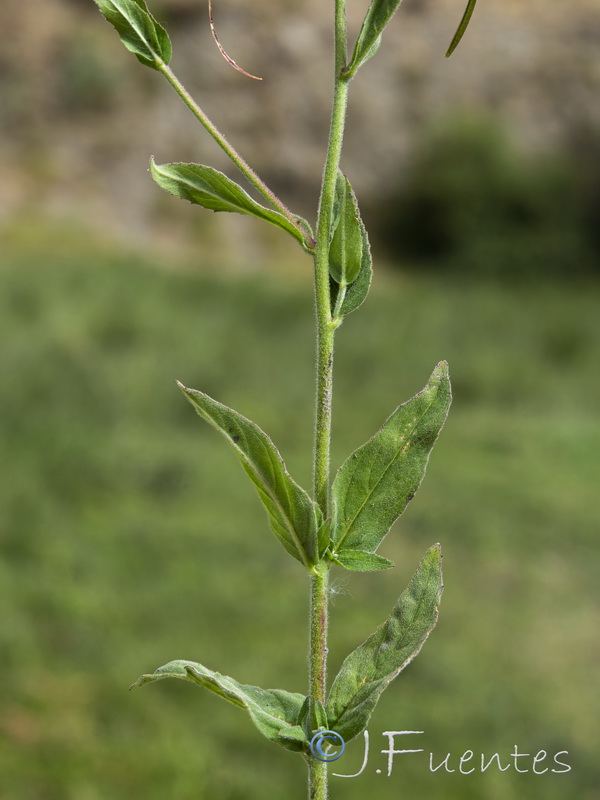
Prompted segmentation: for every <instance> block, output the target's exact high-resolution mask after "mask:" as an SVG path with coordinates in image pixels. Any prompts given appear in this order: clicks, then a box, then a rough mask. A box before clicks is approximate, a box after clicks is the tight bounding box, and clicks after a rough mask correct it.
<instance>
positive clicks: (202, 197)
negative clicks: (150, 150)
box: [150, 159, 310, 249]
mask: <svg viewBox="0 0 600 800" xmlns="http://www.w3.org/2000/svg"><path fill="white" fill-rule="evenodd" d="M150 173H151V174H152V177H153V178H154V180H155V181H156V183H157V184H158V185H159V186H160V187H161V188H162V189H165V190H166V191H167V192H170V193H171V194H174V195H176V196H177V197H181V198H183V199H184V200H189V201H190V203H194V204H195V205H198V206H202V207H203V208H208V209H211V210H212V211H232V212H235V213H237V214H247V215H249V216H251V217H257V218H258V219H263V220H265V221H266V222H270V223H271V224H272V225H276V226H277V227H278V228H282V229H283V230H284V231H287V233H290V234H291V235H292V236H293V237H294V238H295V239H297V240H298V241H299V242H300V244H301V245H302V246H303V247H304V248H305V249H306V248H308V243H307V238H308V237H307V236H305V235H304V234H303V232H302V231H301V230H300V229H299V228H297V227H296V226H295V225H294V224H293V222H291V221H290V220H289V219H287V217H284V216H283V214H280V213H279V212H278V211H272V210H271V209H270V208H265V207H264V206H261V205H260V203H257V202H256V201H255V200H253V199H252V198H251V197H250V195H249V194H248V193H247V192H245V191H244V189H242V187H241V186H239V185H238V184H237V183H235V181H232V180H231V179H230V178H228V177H227V176H226V175H224V174H223V173H222V172H219V170H217V169H213V168H212V167H205V166H203V165H201V164H182V163H175V164H156V163H155V162H154V159H152V160H151V161H150ZM298 222H299V223H300V224H301V225H302V227H303V228H304V229H305V230H306V231H307V233H308V234H309V232H310V226H309V224H308V222H306V220H303V219H300V218H298ZM309 235H310V234H309Z"/></svg>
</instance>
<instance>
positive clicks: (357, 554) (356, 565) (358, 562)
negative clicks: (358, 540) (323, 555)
mask: <svg viewBox="0 0 600 800" xmlns="http://www.w3.org/2000/svg"><path fill="white" fill-rule="evenodd" d="M331 560H332V561H334V562H335V563H336V564H338V565H339V566H340V567H344V569H348V570H351V571H352V572H377V571H378V570H381V569H389V568H390V567H393V566H394V562H393V561H390V560H389V559H387V558H384V557H383V556H378V555H377V553H367V552H365V551H364V550H342V551H341V552H340V553H336V554H335V556H333V557H332V559H331Z"/></svg>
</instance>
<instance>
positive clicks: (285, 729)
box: [130, 660, 307, 751]
mask: <svg viewBox="0 0 600 800" xmlns="http://www.w3.org/2000/svg"><path fill="white" fill-rule="evenodd" d="M164 678H179V679H181V680H187V681H191V682H192V683H196V684H197V685H199V686H202V687H204V688H205V689H208V690H209V691H211V692H213V693H214V694H216V695H218V696H219V697H222V698H223V699H225V700H228V701H229V702H230V703H233V705H236V706H238V707H240V708H243V709H245V710H246V711H247V712H248V713H249V714H250V718H251V719H252V722H253V723H254V724H255V726H256V727H257V728H258V730H259V731H260V732H261V733H262V734H263V736H266V738H267V739H270V740H271V741H272V742H277V744H280V745H282V747H285V748H286V749H287V750H294V751H299V750H304V749H305V748H306V745H307V740H306V735H305V733H304V730H303V729H302V727H301V725H299V724H298V719H299V716H300V711H301V709H302V707H303V704H304V702H305V699H306V698H305V696H304V695H303V694H297V693H293V692H286V691H284V690H283V689H260V688H259V687H258V686H249V685H247V684H243V683H238V682H237V681H236V680H234V679H233V678H230V677H229V676H227V675H221V673H219V672H213V671H212V670H210V669H207V667H205V666H203V665H202V664H198V663H196V662H194V661H184V660H178V661H171V662H169V663H168V664H165V665H164V666H163V667H159V668H158V669H157V670H156V672H153V673H151V674H148V675H142V676H141V677H140V678H138V680H137V681H136V682H135V683H134V684H132V685H131V687H130V688H131V689H135V688H136V687H137V686H144V685H145V684H147V683H154V682H155V681H160V680H163V679H164Z"/></svg>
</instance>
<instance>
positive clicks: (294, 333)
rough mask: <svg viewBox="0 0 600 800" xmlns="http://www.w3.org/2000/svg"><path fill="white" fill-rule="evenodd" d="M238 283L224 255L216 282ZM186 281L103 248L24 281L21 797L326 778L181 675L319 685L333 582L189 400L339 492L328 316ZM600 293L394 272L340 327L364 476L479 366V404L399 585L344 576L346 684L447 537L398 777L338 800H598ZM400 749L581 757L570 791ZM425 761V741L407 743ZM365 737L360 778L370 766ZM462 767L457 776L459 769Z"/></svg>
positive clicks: (420, 507)
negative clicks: (175, 674) (330, 453)
mask: <svg viewBox="0 0 600 800" xmlns="http://www.w3.org/2000/svg"><path fill="white" fill-rule="evenodd" d="M209 266H210V265H209ZM218 273H219V269H218V265H215V267H214V276H213V277H210V276H208V275H207V274H206V272H205V273H203V274H202V275H198V274H194V273H192V272H190V271H185V270H179V271H175V270H171V271H169V270H164V269H160V268H158V267H157V265H155V264H152V263H149V262H148V261H147V260H143V259H141V258H140V257H139V256H132V255H130V254H129V255H128V254H123V253H118V252H111V249H110V248H109V247H106V246H105V247H94V246H93V243H90V242H86V240H85V237H79V238H78V237H77V236H74V237H72V238H68V239H67V240H66V242H65V244H64V246H62V247H61V246H59V244H58V243H54V245H53V246H52V247H44V246H40V245H39V244H38V245H35V246H31V247H30V248H29V251H28V250H27V249H23V247H18V248H17V247H8V246H7V247H5V248H4V256H3V263H2V266H1V270H0V331H1V341H2V345H1V348H0V367H1V373H2V390H1V396H0V403H1V413H0V450H1V452H2V454H3V463H4V475H3V480H2V482H1V483H0V527H1V540H0V547H1V553H2V554H1V559H0V604H1V608H2V614H1V616H0V655H1V658H2V665H3V679H2V682H1V684H0V705H1V709H2V713H1V714H0V737H1V738H0V742H1V745H0V776H1V777H0V798H1V800H14V798H18V800H42V799H43V800H100V798H102V799H104V798H109V797H110V798H111V800H121V799H123V800H124V798H131V797H136V798H137V797H139V798H142V797H143V798H145V800H163V798H165V797H168V798H170V800H199V799H200V798H207V799H208V798H219V800H237V799H238V798H244V799H245V800H255V799H256V800H258V798H261V800H262V799H263V798H267V797H268V798H270V799H271V800H280V798H281V799H283V798H302V797H303V796H304V783H305V776H304V765H303V763H302V761H301V759H298V758H297V757H295V756H293V755H292V754H289V753H286V752H284V751H279V749H277V748H276V747H275V746H274V745H272V744H270V743H268V742H267V741H266V740H263V739H261V738H260V737H259V736H258V734H255V733H254V730H253V729H252V727H251V724H250V723H249V721H248V720H247V719H246V718H245V716H244V715H243V714H242V713H241V712H240V711H239V710H238V709H235V708H233V707H229V706H227V705H226V704H224V703H222V702H221V701H219V700H218V699H216V698H214V697H212V696H209V695H208V694H206V693H202V692H199V691H197V690H196V689H195V688H194V687H191V686H187V685H179V684H177V683H172V684H166V683H161V684H158V685H157V686H153V687H150V688H148V689H145V690H141V691H139V692H137V693H134V694H131V695H130V694H128V693H127V691H126V687H127V685H128V684H129V683H131V682H132V681H133V680H135V678H137V677H138V675H139V674H140V673H141V672H145V671H148V670H151V669H153V668H155V667H157V666H159V665H160V664H162V663H165V662H166V661H169V660H171V659H173V658H191V659H196V660H199V661H202V662H204V663H206V664H207V665H208V666H210V667H212V668H214V669H217V670H219V671H222V672H225V673H229V674H232V675H234V676H235V677H236V678H238V679H239V680H242V681H244V682H248V683H256V684H259V685H262V686H281V687H282V688H288V689H290V690H295V691H302V690H303V688H304V683H305V640H306V634H305V621H306V613H307V608H306V588H307V587H306V580H305V578H304V576H303V575H302V572H301V570H300V569H299V568H298V565H297V564H296V563H295V562H292V560H291V559H289V558H288V557H287V556H286V555H285V553H284V552H283V550H282V549H281V547H280V546H279V545H278V543H277V542H276V540H275V538H274V537H273V535H272V534H271V533H270V532H269V531H268V529H267V525H266V522H265V517H264V513H263V511H262V509H261V507H260V505H259V503H258V500H257V499H256V497H255V496H254V491H253V489H252V487H251V486H250V484H249V482H248V481H246V480H245V478H244V476H243V473H242V471H241V470H240V468H239V466H238V464H237V463H236V462H235V459H234V458H233V457H232V455H231V453H230V452H228V451H227V449H226V448H224V447H223V446H222V443H221V441H220V440H219V439H218V437H217V436H216V435H215V434H214V432H213V431H211V430H209V429H208V428H207V427H206V426H204V425H203V424H202V423H201V421H200V420H199V419H198V418H197V417H195V415H194V413H193V411H192V409H191V408H190V407H189V406H188V404H187V403H186V402H185V401H184V399H183V398H182V397H180V396H179V394H178V392H177V390H176V388H175V386H174V380H175V379H180V380H182V381H183V382H184V383H186V384H187V385H190V386H195V387H197V388H201V389H202V390H204V391H206V392H208V393H210V394H211V395H213V396H214V397H216V398H217V399H219V400H221V401H223V402H225V403H227V404H229V405H231V406H233V407H235V408H236V409H238V410H239V411H240V412H241V413H243V414H245V415H247V416H249V417H250V418H252V419H254V420H255V421H256V422H257V423H258V424H260V425H261V426H262V427H263V428H265V429H266V430H267V431H268V432H269V434H270V435H271V436H272V437H273V439H274V440H275V442H276V443H277V445H278V446H279V447H280V449H281V451H282V453H283V455H284V457H285V458H286V461H287V463H288V466H289V468H290V470H291V471H292V473H293V474H294V476H295V477H297V479H298V480H299V481H300V482H302V483H304V484H308V483H309V481H310V451H311V438H312V434H311V417H312V406H313V397H312V390H313V376H312V366H311V364H312V355H313V342H312V333H311V325H312V322H311V314H312V300H311V297H310V289H309V286H308V283H309V278H308V270H307V280H306V285H305V286H304V287H302V286H301V285H298V283H297V282H296V283H290V284H288V285H283V284H282V283H281V282H278V281H277V280H276V279H275V278H274V277H266V276H262V277H258V276H254V277H243V278H235V279H234V278H231V277H229V278H228V277H217V275H218ZM599 294H600V292H599V290H598V286H597V284H594V283H590V284H589V285H581V284H579V285H578V286H576V287H575V286H571V287H570V286H569V285H568V284H560V285H559V284H552V285H544V282H543V281H540V283H539V285H537V286H535V287H534V286H533V285H532V284H531V283H529V284H528V285H527V287H526V288H523V289H520V288H519V287H518V286H510V285H507V284H504V285H502V286H497V285H495V284H494V283H491V282H479V283H477V282H473V283H466V282H464V281H463V282H461V281H459V280H456V279H449V278H446V279H444V278H443V277H435V276H431V275H430V276H427V277H424V278H421V277H418V276H415V275H412V276H410V277H409V278H406V277H404V278H402V277H398V276H392V275H385V274H384V275H380V276H379V280H378V282H377V284H376V286H375V289H374V291H373V294H372V295H371V297H370V298H369V300H368V301H367V304H366V305H365V306H364V308H363V310H362V311H361V313H360V314H357V315H352V316H351V317H349V318H348V319H347V321H346V323H345V324H344V326H343V328H342V329H341V331H340V334H339V337H338V341H339V343H338V350H337V374H336V381H337V383H336V396H335V411H336V415H337V416H336V423H335V431H334V437H335V438H334V461H335V464H336V465H337V464H339V463H340V462H341V461H342V460H343V458H344V457H345V456H346V455H347V453H348V452H349V451H350V450H351V449H353V448H355V447H356V446H358V445H359V444H361V443H362V442H363V441H364V440H365V438H367V437H368V436H370V435H371V434H372V433H373V432H374V430H375V429H376V427H378V426H379V425H380V424H381V422H382V421H383V420H384V419H385V417H386V416H387V415H388V414H389V412H390V411H391V410H392V408H393V407H394V406H395V405H396V404H397V403H398V402H400V401H403V400H405V399H407V398H408V397H410V396H411V395H412V394H414V392H416V391H417V390H419V389H420V388H421V387H422V386H423V384H424V383H425V381H426V379H427V377H428V375H429V372H430V371H431V369H432V368H433V366H434V365H435V363H436V362H437V361H439V360H440V359H441V358H447V359H448V360H449V361H450V365H451V371H452V375H453V382H454V387H455V404H454V408H453V410H452V412H451V415H450V419H449V422H448V425H447V427H446V429H445V431H444V433H443V435H442V437H441V439H440V442H439V444H438V445H437V447H436V450H435V452H434V454H433V458H432V462H431V465H430V469H429V472H428V476H427V479H426V481H425V483H424V485H423V487H422V489H421V490H420V492H419V494H418V496H417V498H416V499H415V501H414V503H413V504H411V507H410V509H409V510H408V511H407V513H406V515H405V517H403V519H402V520H401V524H398V525H397V526H396V529H395V530H394V532H393V533H392V534H391V535H390V537H389V538H388V539H387V540H386V542H385V544H384V547H383V551H382V552H383V554H384V555H386V556H388V557H390V558H393V559H394V560H395V561H396V563H397V568H396V569H395V570H392V571H390V572H388V573H384V574H381V575H375V576H373V575H353V576H350V575H349V573H342V571H341V570H340V571H336V574H335V581H336V582H335V586H336V590H337V594H336V595H335V597H334V606H333V620H332V637H331V670H332V672H333V671H334V670H335V669H336V668H337V666H338V665H339V663H340V661H341V659H342V658H343V656H344V655H345V653H346V652H347V651H348V649H349V648H351V647H353V646H355V645H356V644H357V643H358V642H360V641H362V639H363V638H364V637H365V636H366V635H367V634H368V633H370V632H371V630H372V629H373V628H374V626H375V625H376V624H378V623H379V622H380V621H381V620H382V619H383V618H384V617H385V615H386V614H387V613H388V611H389V609H390V607H391V606H392V604H393V602H394V601H395V599H396V597H397V595H398V594H399V592H400V591H401V590H402V588H403V587H404V585H405V584H406V582H407V581H408V579H409V577H410V575H411V573H412V572H413V570H414V569H415V567H416V565H417V563H418V561H419V559H420V557H421V556H422V554H423V553H424V551H425V550H426V548H427V547H428V546H429V545H430V544H431V543H433V542H434V541H438V540H439V541H441V542H442V544H443V546H444V552H445V583H446V591H445V595H444V600H443V606H442V610H441V619H440V623H439V627H438V629H437V630H436V631H435V633H434V635H433V636H432V638H431V640H430V641H429V642H428V644H427V646H426V647H425V649H424V652H423V654H422V655H421V656H420V657H419V659H418V660H417V662H416V664H415V665H414V666H411V667H410V668H409V669H408V670H407V671H406V672H405V673H404V674H403V675H402V676H401V678H400V679H399V680H398V681H397V682H396V683H395V684H393V686H392V687H390V689H389V690H388V692H387V693H386V694H385V695H384V698H383V700H382V702H381V705H380V708H379V709H378V711H377V712H376V714H375V716H374V717H373V720H372V722H371V725H370V731H371V741H372V749H371V761H370V764H369V767H368V769H367V771H366V772H365V773H364V774H363V775H362V776H361V777H360V778H356V779H355V780H348V781H343V780H341V779H335V778H334V779H333V781H332V785H333V790H332V794H333V797H334V798H335V797H340V798H341V797H345V798H348V800H355V798H356V799H357V798H359V797H360V798H362V797H363V796H364V794H365V793H366V792H371V793H373V792H375V793H376V794H377V797H378V798H381V800H391V798H396V797H398V796H401V797H403V798H405V800H416V798H422V797H425V796H428V797H436V798H448V800H452V799H454V798H457V799H458V798H461V800H463V799H464V798H491V800H504V798H528V799H529V798H534V800H535V799H536V798H544V800H559V798H560V800H565V798H578V800H594V799H595V798H598V797H600V794H599V793H598V788H597V787H598V783H599V782H598V772H597V766H596V765H597V754H596V745H597V742H598V725H597V718H598V711H599V710H600V708H599V705H598V680H597V664H598V655H599V648H598V636H597V619H598V617H597V612H598V594H597V587H598V582H599V578H600V574H599V569H598V550H597V544H598V521H599V519H598V517H599V515H598V510H597V508H598V506H597V483H598V452H599V448H600V417H599V415H598V408H599V407H600V373H599V371H598V352H599V349H600V327H599V326H598V301H599V299H600V298H599ZM384 730H423V731H425V735H424V736H423V737H419V739H420V741H419V743H418V744H415V743H412V744H410V745H408V744H407V745H406V746H409V747H410V746H415V747H423V748H424V749H425V751H426V754H425V755H427V753H428V752H429V751H430V750H431V751H433V752H434V753H435V760H436V761H437V762H439V761H441V760H442V759H443V758H444V756H445V755H446V753H448V752H450V753H452V755H453V757H454V759H455V762H457V761H458V758H459V757H460V755H461V754H462V753H463V752H464V750H466V749H472V750H474V751H475V753H476V754H479V753H481V752H483V753H485V754H486V755H488V756H490V755H491V754H492V753H494V752H499V753H501V754H502V755H503V757H504V761H505V762H506V761H507V760H508V756H509V755H510V753H511V752H513V748H514V746H515V744H518V746H519V748H520V751H521V752H527V753H533V754H535V753H537V752H538V751H539V750H542V749H545V750H547V751H548V753H549V754H550V755H552V754H553V753H555V752H558V751H559V750H568V751H569V757H568V760H569V762H570V763H571V764H572V766H573V769H572V771H571V772H569V773H568V774H562V775H557V774H552V773H551V772H550V773H547V774H545V775H541V776H534V775H532V774H527V775H520V774H516V773H515V771H514V769H511V770H509V771H507V772H505V773H502V774H499V773H497V771H492V770H489V771H488V772H487V773H485V774H484V775H481V774H478V773H474V774H472V775H469V776H463V775H458V774H454V775H448V774H444V773H443V772H437V773H435V774H431V773H430V772H429V770H428V766H427V758H421V755H423V754H421V755H419V756H411V757H407V758H406V760H405V761H402V757H398V758H397V760H396V769H395V772H394V774H393V776H392V777H391V778H386V777H384V776H382V775H377V774H376V773H375V768H376V767H381V768H384V758H385V757H384V756H381V755H379V754H378V751H379V750H380V749H381V748H383V747H384V746H385V743H386V740H385V739H384V738H383V737H382V736H381V733H382V732H383V731H384ZM398 746H401V745H398ZM360 759H361V747H360V744H355V745H351V746H350V750H349V754H348V756H347V757H346V759H345V760H344V761H342V762H338V764H337V765H336V767H337V766H339V770H338V769H334V771H339V772H348V773H351V772H354V771H356V769H358V767H359V765H360ZM455 766H456V763H455Z"/></svg>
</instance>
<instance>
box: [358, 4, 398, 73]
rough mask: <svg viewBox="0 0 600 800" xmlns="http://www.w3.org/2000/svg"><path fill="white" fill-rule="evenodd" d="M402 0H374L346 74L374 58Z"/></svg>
mask: <svg viewBox="0 0 600 800" xmlns="http://www.w3.org/2000/svg"><path fill="white" fill-rule="evenodd" d="M401 2H402V0H372V2H371V5H370V6H369V9H368V11H367V13H366V15H365V18H364V20H363V24H362V27H361V29H360V32H359V34H358V39H357V40H356V44H355V45H354V51H353V53H352V58H351V59H350V63H349V64H348V66H347V67H346V69H345V70H344V75H348V76H352V75H354V73H355V72H356V70H357V69H358V68H359V67H360V66H361V65H362V64H364V63H365V61H368V60H369V59H370V58H372V56H373V55H374V54H375V52H376V51H377V48H378V47H379V43H380V40H381V34H382V33H383V30H384V28H385V26H386V25H387V24H388V22H389V21H390V20H391V18H392V17H393V16H394V13H395V12H396V10H397V9H398V7H399V6H400V3H401Z"/></svg>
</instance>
